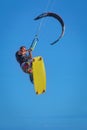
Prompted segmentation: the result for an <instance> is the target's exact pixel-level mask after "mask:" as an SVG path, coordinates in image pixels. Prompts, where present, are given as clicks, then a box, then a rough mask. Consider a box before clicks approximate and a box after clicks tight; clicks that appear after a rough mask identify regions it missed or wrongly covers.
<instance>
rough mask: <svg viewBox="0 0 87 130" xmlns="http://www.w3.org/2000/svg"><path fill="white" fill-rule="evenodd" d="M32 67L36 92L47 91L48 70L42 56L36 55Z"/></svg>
mask: <svg viewBox="0 0 87 130" xmlns="http://www.w3.org/2000/svg"><path fill="white" fill-rule="evenodd" d="M32 69H33V81H34V89H35V92H36V94H42V93H44V92H45V91H46V71H45V66H44V61H43V58H42V57H41V56H38V57H34V59H33V63H32Z"/></svg>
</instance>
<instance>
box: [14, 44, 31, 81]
mask: <svg viewBox="0 0 87 130" xmlns="http://www.w3.org/2000/svg"><path fill="white" fill-rule="evenodd" d="M16 59H17V61H18V62H19V64H20V66H21V68H22V70H23V71H24V72H25V73H28V74H29V75H30V80H31V82H33V74H32V60H33V58H32V50H31V49H29V50H27V49H26V47H25V46H21V47H20V49H19V50H18V51H17V52H16Z"/></svg>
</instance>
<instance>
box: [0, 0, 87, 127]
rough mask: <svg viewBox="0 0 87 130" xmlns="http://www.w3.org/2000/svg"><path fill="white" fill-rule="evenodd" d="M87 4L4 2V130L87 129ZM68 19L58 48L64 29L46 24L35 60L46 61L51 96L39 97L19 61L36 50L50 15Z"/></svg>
mask: <svg viewBox="0 0 87 130" xmlns="http://www.w3.org/2000/svg"><path fill="white" fill-rule="evenodd" d="M86 5H87V2H86V0H84V1H82V0H80V1H79V0H77V1H76V0H73V1H72V0H71V1H63V0H54V1H52V0H43V1H41V0H0V45H1V50H0V59H1V62H0V63H1V64H0V74H1V76H0V84H1V85H0V130H19V129H21V130H39V129H40V130H41V129H42V130H54V129H55V130H68V129H69V130H87V36H86V35H87V27H86V24H87V14H86V12H87V7H86ZM45 11H51V12H55V13H58V14H59V15H60V16H61V17H62V18H63V20H64V22H65V26H66V30H65V35H64V37H63V38H62V39H61V40H60V42H59V43H57V44H56V45H54V46H50V42H52V41H54V40H55V39H56V38H57V35H58V33H59V32H60V30H61V26H60V24H59V23H58V22H57V21H56V20H54V19H51V18H46V19H44V20H43V24H42V27H41V30H40V35H39V42H38V44H37V46H36V48H35V50H34V52H33V56H38V55H41V56H42V57H43V58H44V62H45V67H46V74H47V91H46V93H45V94H43V95H39V96H37V95H36V94H35V92H34V87H33V85H32V84H31V83H30V81H29V76H28V75H27V74H25V73H23V72H22V70H21V69H20V66H19V64H18V63H17V62H16V59H15V52H16V51H17V50H18V49H19V47H20V46H21V45H25V46H26V47H27V48H28V47H29V46H30V44H31V42H32V40H33V38H34V35H35V34H36V31H37V28H38V25H39V23H40V21H34V20H33V19H34V18H35V17H36V16H37V15H39V14H41V13H43V12H45Z"/></svg>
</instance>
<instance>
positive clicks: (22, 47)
mask: <svg viewBox="0 0 87 130" xmlns="http://www.w3.org/2000/svg"><path fill="white" fill-rule="evenodd" d="M20 53H21V54H25V53H26V47H25V46H21V47H20Z"/></svg>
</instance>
